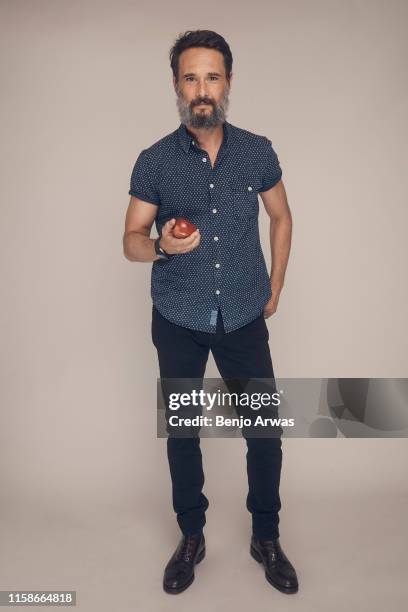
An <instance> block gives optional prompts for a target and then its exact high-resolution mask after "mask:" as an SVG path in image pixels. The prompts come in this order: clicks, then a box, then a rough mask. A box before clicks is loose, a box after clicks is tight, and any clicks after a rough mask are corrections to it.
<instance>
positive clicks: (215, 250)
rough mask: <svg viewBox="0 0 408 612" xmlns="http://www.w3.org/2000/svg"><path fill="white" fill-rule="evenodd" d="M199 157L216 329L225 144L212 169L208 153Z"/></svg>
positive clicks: (218, 304) (219, 280)
mask: <svg viewBox="0 0 408 612" xmlns="http://www.w3.org/2000/svg"><path fill="white" fill-rule="evenodd" d="M194 144H195V142H194V140H193V141H192V145H194ZM198 150H199V152H200V155H201V163H202V164H203V166H204V164H205V172H206V173H207V174H206V179H207V191H208V198H209V209H210V211H211V212H210V225H211V230H212V232H211V234H212V249H211V252H212V257H211V265H212V266H213V271H214V274H213V279H214V281H213V287H212V291H213V306H214V307H212V309H211V312H210V317H209V324H210V326H212V327H214V328H215V327H216V324H217V314H218V308H221V303H222V270H221V263H220V261H221V259H222V258H221V249H222V246H223V245H222V237H221V231H220V229H221V228H220V225H219V223H220V218H219V195H218V194H219V191H218V181H217V175H218V169H219V164H220V161H221V159H222V157H223V155H224V153H225V143H224V141H223V142H222V144H221V147H220V149H219V151H218V154H217V158H216V160H215V164H214V167H213V166H211V161H210V158H209V156H208V153H207V152H206V151H204V150H203V149H198Z"/></svg>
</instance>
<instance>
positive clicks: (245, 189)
mask: <svg viewBox="0 0 408 612" xmlns="http://www.w3.org/2000/svg"><path fill="white" fill-rule="evenodd" d="M229 185H230V193H231V198H232V209H233V212H234V216H235V217H236V218H238V219H241V220H245V219H247V220H250V219H253V218H256V217H257V216H258V212H259V203H258V191H257V185H256V181H251V179H250V178H245V177H239V178H236V179H231V180H230V183H229Z"/></svg>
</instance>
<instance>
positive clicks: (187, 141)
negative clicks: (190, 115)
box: [177, 121, 231, 153]
mask: <svg viewBox="0 0 408 612" xmlns="http://www.w3.org/2000/svg"><path fill="white" fill-rule="evenodd" d="M222 127H223V131H224V141H223V142H224V143H225V144H227V143H228V137H229V135H230V133H231V127H230V124H229V123H228V121H224V123H223V124H222ZM177 132H178V137H179V141H180V144H181V146H182V147H183V150H184V151H185V152H186V153H188V151H189V149H190V145H191V143H192V141H193V140H194V136H193V135H192V134H191V133H190V132H189V131H188V129H187V128H186V126H185V125H184V123H180V125H179V127H178V130H177Z"/></svg>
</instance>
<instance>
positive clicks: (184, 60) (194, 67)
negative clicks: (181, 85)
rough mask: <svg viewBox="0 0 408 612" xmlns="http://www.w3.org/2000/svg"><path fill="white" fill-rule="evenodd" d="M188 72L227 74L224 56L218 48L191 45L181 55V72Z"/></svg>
mask: <svg viewBox="0 0 408 612" xmlns="http://www.w3.org/2000/svg"><path fill="white" fill-rule="evenodd" d="M186 72H195V73H200V72H219V73H220V74H225V66H224V56H223V54H222V53H221V51H218V50H217V49H206V48H205V47H191V48H190V49H185V50H184V51H183V52H182V53H181V54H180V57H179V73H180V74H181V75H182V74H184V73H186Z"/></svg>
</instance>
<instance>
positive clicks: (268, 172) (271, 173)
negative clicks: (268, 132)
mask: <svg viewBox="0 0 408 612" xmlns="http://www.w3.org/2000/svg"><path fill="white" fill-rule="evenodd" d="M264 138H265V141H266V149H265V152H264V154H263V158H264V165H263V175H262V186H261V188H260V190H259V191H267V190H268V189H271V188H272V187H274V185H276V183H278V181H280V179H281V177H282V169H281V167H280V163H279V159H278V156H277V154H276V153H275V151H274V149H273V146H272V142H271V141H270V140H269V138H267V137H266V136H264Z"/></svg>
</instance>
